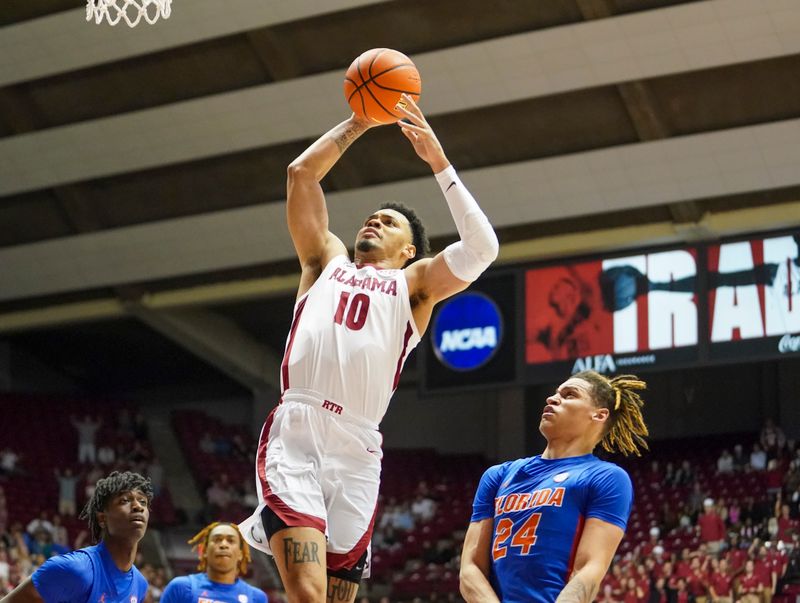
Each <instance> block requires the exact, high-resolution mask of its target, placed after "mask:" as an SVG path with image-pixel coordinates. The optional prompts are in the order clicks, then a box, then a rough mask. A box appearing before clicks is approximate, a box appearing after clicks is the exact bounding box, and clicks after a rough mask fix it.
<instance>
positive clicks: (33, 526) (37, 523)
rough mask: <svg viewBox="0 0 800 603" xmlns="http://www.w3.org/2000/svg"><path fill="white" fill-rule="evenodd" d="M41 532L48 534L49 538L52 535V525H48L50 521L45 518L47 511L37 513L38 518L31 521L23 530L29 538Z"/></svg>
mask: <svg viewBox="0 0 800 603" xmlns="http://www.w3.org/2000/svg"><path fill="white" fill-rule="evenodd" d="M41 530H44V531H45V532H47V533H48V534H50V536H52V535H53V524H52V523H50V520H49V519H48V518H47V511H42V512H41V513H39V517H36V518H35V519H32V520H31V521H30V523H29V524H28V525H27V527H26V528H25V531H26V532H28V534H30V535H31V536H35V535H36V533H37V532H39V531H41Z"/></svg>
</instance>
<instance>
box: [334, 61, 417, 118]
mask: <svg viewBox="0 0 800 603" xmlns="http://www.w3.org/2000/svg"><path fill="white" fill-rule="evenodd" d="M421 91H422V80H421V79H420V77H419V71H417V68H416V66H415V65H414V63H412V62H411V59H409V58H408V57H407V56H406V55H404V54H403V53H402V52H397V51H396V50H392V49H391V48H373V49H372V50H367V51H366V52H364V53H362V54H361V55H360V56H359V57H358V58H357V59H356V60H355V61H353V63H352V64H351V65H350V67H349V68H348V69H347V73H346V74H345V76H344V97H345V98H346V99H347V102H348V103H349V104H350V108H352V109H353V112H354V113H355V114H356V115H358V116H359V117H366V118H368V119H371V120H372V121H376V122H378V123H382V124H390V123H392V122H395V121H397V120H399V119H402V118H403V117H405V116H404V115H403V114H402V113H400V112H399V111H397V110H396V109H395V105H397V102H398V101H399V100H400V95H401V94H402V93H403V92H405V93H406V94H408V95H409V96H411V98H413V99H414V101H416V100H417V99H419V94H420V92H421Z"/></svg>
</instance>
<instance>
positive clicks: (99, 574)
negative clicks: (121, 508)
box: [31, 542, 147, 603]
mask: <svg viewBox="0 0 800 603" xmlns="http://www.w3.org/2000/svg"><path fill="white" fill-rule="evenodd" d="M31 579H32V580H33V585H34V586H35V587H36V592H38V593H39V595H40V596H41V597H42V599H44V601H45V603H141V602H142V601H144V597H145V595H146V594H147V580H145V579H144V576H142V574H141V572H139V570H138V569H136V568H135V567H131V569H129V570H128V571H127V572H123V571H122V570H120V569H119V568H118V567H117V565H116V564H115V563H114V560H113V559H112V558H111V554H110V553H109V552H108V549H107V548H106V545H105V544H103V543H102V542H101V543H100V544H98V545H97V546H90V547H88V548H85V549H80V550H78V551H73V552H71V553H67V554H66V555H61V556H59V557H51V558H50V559H48V560H47V561H45V562H44V563H43V564H42V566H41V567H40V568H39V569H37V570H36V571H35V572H34V573H33V576H32V577H31Z"/></svg>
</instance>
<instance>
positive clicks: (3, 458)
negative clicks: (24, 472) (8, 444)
mask: <svg viewBox="0 0 800 603" xmlns="http://www.w3.org/2000/svg"><path fill="white" fill-rule="evenodd" d="M20 458H21V457H20V455H19V454H17V453H16V452H14V451H13V450H11V448H5V449H4V450H2V451H0V477H3V476H6V477H11V476H12V475H17V474H19V473H21V470H20V467H19V461H20Z"/></svg>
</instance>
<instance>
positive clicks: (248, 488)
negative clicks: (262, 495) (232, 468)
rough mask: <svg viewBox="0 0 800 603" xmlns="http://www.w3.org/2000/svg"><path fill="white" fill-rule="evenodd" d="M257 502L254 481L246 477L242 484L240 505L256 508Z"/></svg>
mask: <svg viewBox="0 0 800 603" xmlns="http://www.w3.org/2000/svg"><path fill="white" fill-rule="evenodd" d="M259 502H260V501H259V500H258V493H257V492H256V486H255V483H254V480H253V479H251V478H249V477H248V478H246V479H245V480H244V482H243V483H242V504H243V505H244V506H245V507H248V508H256V507H257V506H258V504H259Z"/></svg>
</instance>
